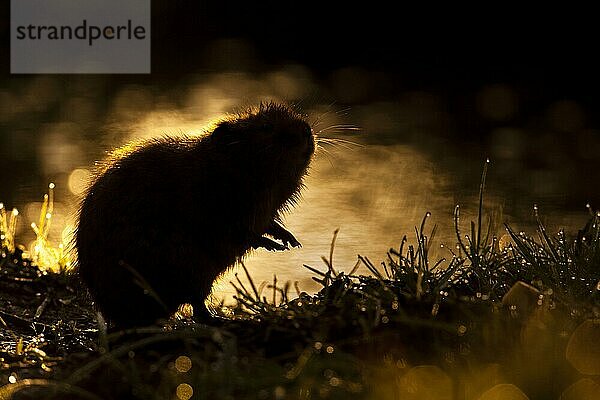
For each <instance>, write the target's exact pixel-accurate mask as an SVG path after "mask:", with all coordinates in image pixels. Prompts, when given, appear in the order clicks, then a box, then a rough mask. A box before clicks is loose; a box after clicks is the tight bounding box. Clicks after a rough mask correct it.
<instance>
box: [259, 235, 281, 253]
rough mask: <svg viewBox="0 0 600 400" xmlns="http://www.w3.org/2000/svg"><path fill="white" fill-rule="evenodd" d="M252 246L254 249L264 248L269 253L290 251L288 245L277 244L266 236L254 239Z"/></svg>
mask: <svg viewBox="0 0 600 400" xmlns="http://www.w3.org/2000/svg"><path fill="white" fill-rule="evenodd" d="M251 246H252V248H253V249H258V248H259V247H262V248H263V249H266V250H269V251H277V250H279V251H283V250H288V247H287V245H285V244H281V243H279V242H276V241H274V240H272V239H269V238H268V237H265V236H258V237H256V238H254V240H253V242H252V244H251Z"/></svg>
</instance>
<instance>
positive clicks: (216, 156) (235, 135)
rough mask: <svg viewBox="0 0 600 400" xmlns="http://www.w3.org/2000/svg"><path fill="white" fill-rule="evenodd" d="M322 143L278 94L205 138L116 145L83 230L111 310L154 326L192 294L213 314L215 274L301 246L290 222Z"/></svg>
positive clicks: (197, 310) (87, 258) (94, 279)
mask: <svg viewBox="0 0 600 400" xmlns="http://www.w3.org/2000/svg"><path fill="white" fill-rule="evenodd" d="M314 150H315V141H314V136H313V132H312V130H311V127H310V126H309V125H308V123H307V122H306V121H305V120H304V119H303V118H302V116H301V115H299V114H298V113H296V112H295V111H293V110H292V109H291V108H289V107H288V106H285V105H281V104H275V103H269V104H262V105H261V106H260V107H258V108H256V109H252V110H250V111H247V112H245V113H243V114H239V115H236V116H233V117H230V118H228V119H225V120H223V121H222V122H220V123H219V124H218V125H217V126H216V128H215V129H214V130H213V131H212V132H211V133H210V134H208V135H206V136H203V137H195V138H190V137H184V138H180V137H178V138H172V137H163V138H159V139H152V140H149V141H145V142H141V143H137V144H131V145H128V146H125V147H123V148H121V149H118V150H117V151H115V152H114V153H113V154H112V155H111V157H110V158H109V159H108V160H107V161H106V162H105V163H104V164H102V165H101V168H100V170H99V172H98V176H97V177H96V179H95V181H94V182H93V183H92V184H91V186H90V188H89V189H88V192H87V194H86V196H85V198H84V200H83V202H82V205H81V209H80V214H79V223H78V227H77V232H76V245H77V251H78V273H79V275H80V276H81V278H82V279H83V281H84V282H85V284H86V285H87V287H88V289H89V291H90V294H91V295H92V297H93V299H94V300H95V302H96V304H97V307H98V309H99V310H100V311H101V312H102V314H103V315H104V317H105V318H107V319H108V320H110V321H113V322H114V323H115V324H116V325H117V326H120V327H125V326H140V325H146V324H151V323H154V322H155V321H156V319H158V318H161V317H167V316H168V315H169V313H171V312H174V311H175V310H176V308H177V306H178V305H179V304H181V303H190V304H192V305H193V306H194V314H195V315H200V316H202V315H207V310H206V308H205V306H204V300H205V299H206V297H207V296H208V295H209V293H210V290H211V286H212V284H213V282H214V280H215V278H216V277H217V276H218V275H219V274H221V273H223V272H224V271H225V270H226V269H227V268H228V267H230V266H232V265H233V264H234V263H235V261H236V260H238V259H240V258H241V257H242V256H243V255H244V254H245V253H246V252H247V251H248V250H249V249H250V248H257V247H265V248H267V249H270V250H283V249H286V248H287V247H288V246H287V245H288V244H290V245H292V246H299V245H300V243H298V241H297V240H296V239H295V238H294V236H293V235H292V234H291V233H290V232H288V231H287V230H286V229H285V228H284V227H283V226H282V225H281V224H280V223H279V222H278V221H279V218H280V213H281V212H282V211H284V210H286V209H287V208H288V207H289V206H290V205H292V204H293V203H294V202H295V200H296V199H297V196H298V194H299V190H300V188H301V187H302V179H303V177H304V175H305V174H306V171H307V168H308V165H309V163H310V160H311V158H312V155H313V153H314ZM265 234H267V235H270V236H271V237H273V238H275V239H279V240H281V243H279V242H276V241H273V240H271V239H269V238H268V237H266V236H263V235H265ZM282 243H283V244H282Z"/></svg>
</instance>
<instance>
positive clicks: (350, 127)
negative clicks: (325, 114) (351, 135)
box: [317, 124, 361, 134]
mask: <svg viewBox="0 0 600 400" xmlns="http://www.w3.org/2000/svg"><path fill="white" fill-rule="evenodd" d="M332 131H334V132H335V131H338V132H343V131H356V132H360V131H361V129H360V128H359V127H358V126H356V125H346V124H338V125H330V126H328V127H327V128H323V129H321V130H319V131H317V134H320V133H324V132H332Z"/></svg>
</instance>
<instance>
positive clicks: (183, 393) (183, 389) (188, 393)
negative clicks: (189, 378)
mask: <svg viewBox="0 0 600 400" xmlns="http://www.w3.org/2000/svg"><path fill="white" fill-rule="evenodd" d="M175 393H176V394H177V398H178V399H179V400H189V399H191V398H192V396H193V395H194V389H193V388H192V387H191V386H190V385H188V384H187V383H181V384H180V385H178V386H177V390H176V392H175Z"/></svg>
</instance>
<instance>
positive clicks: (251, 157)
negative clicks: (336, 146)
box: [209, 103, 315, 209]
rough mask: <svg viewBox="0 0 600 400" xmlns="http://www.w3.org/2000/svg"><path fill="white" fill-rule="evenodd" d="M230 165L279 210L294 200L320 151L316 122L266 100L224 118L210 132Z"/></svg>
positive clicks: (219, 152)
mask: <svg viewBox="0 0 600 400" xmlns="http://www.w3.org/2000/svg"><path fill="white" fill-rule="evenodd" d="M209 138H210V139H209V140H210V142H211V143H212V144H213V145H214V147H215V151H216V152H217V153H218V154H220V155H221V157H222V159H226V160H228V161H227V164H228V168H230V171H233V173H239V174H240V175H239V176H240V178H243V179H242V180H243V181H244V182H245V184H249V185H251V186H252V187H253V188H255V189H256V193H264V194H266V193H268V195H267V196H268V198H269V199H270V200H269V201H271V202H272V203H273V207H277V208H278V209H279V208H280V207H282V206H284V205H285V204H287V203H288V202H289V201H290V200H292V201H293V200H294V199H295V196H296V194H297V193H298V192H299V189H300V188H301V186H302V178H303V177H304V175H305V174H306V171H307V168H308V165H309V163H310V160H311V158H312V156H313V154H314V151H315V138H314V135H313V131H312V129H311V127H310V125H309V124H308V123H307V122H306V121H305V120H304V118H303V117H302V116H301V115H300V114H298V113H297V112H295V111H294V110H292V109H291V108H290V107H288V106H286V105H282V104H277V103H268V104H261V105H260V106H259V107H257V108H254V109H252V110H250V111H247V112H245V113H242V114H239V115H237V116H235V117H233V118H230V119H228V120H225V121H222V122H221V123H219V125H217V127H216V128H215V129H214V131H213V132H212V134H211V135H210V136H209Z"/></svg>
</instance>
